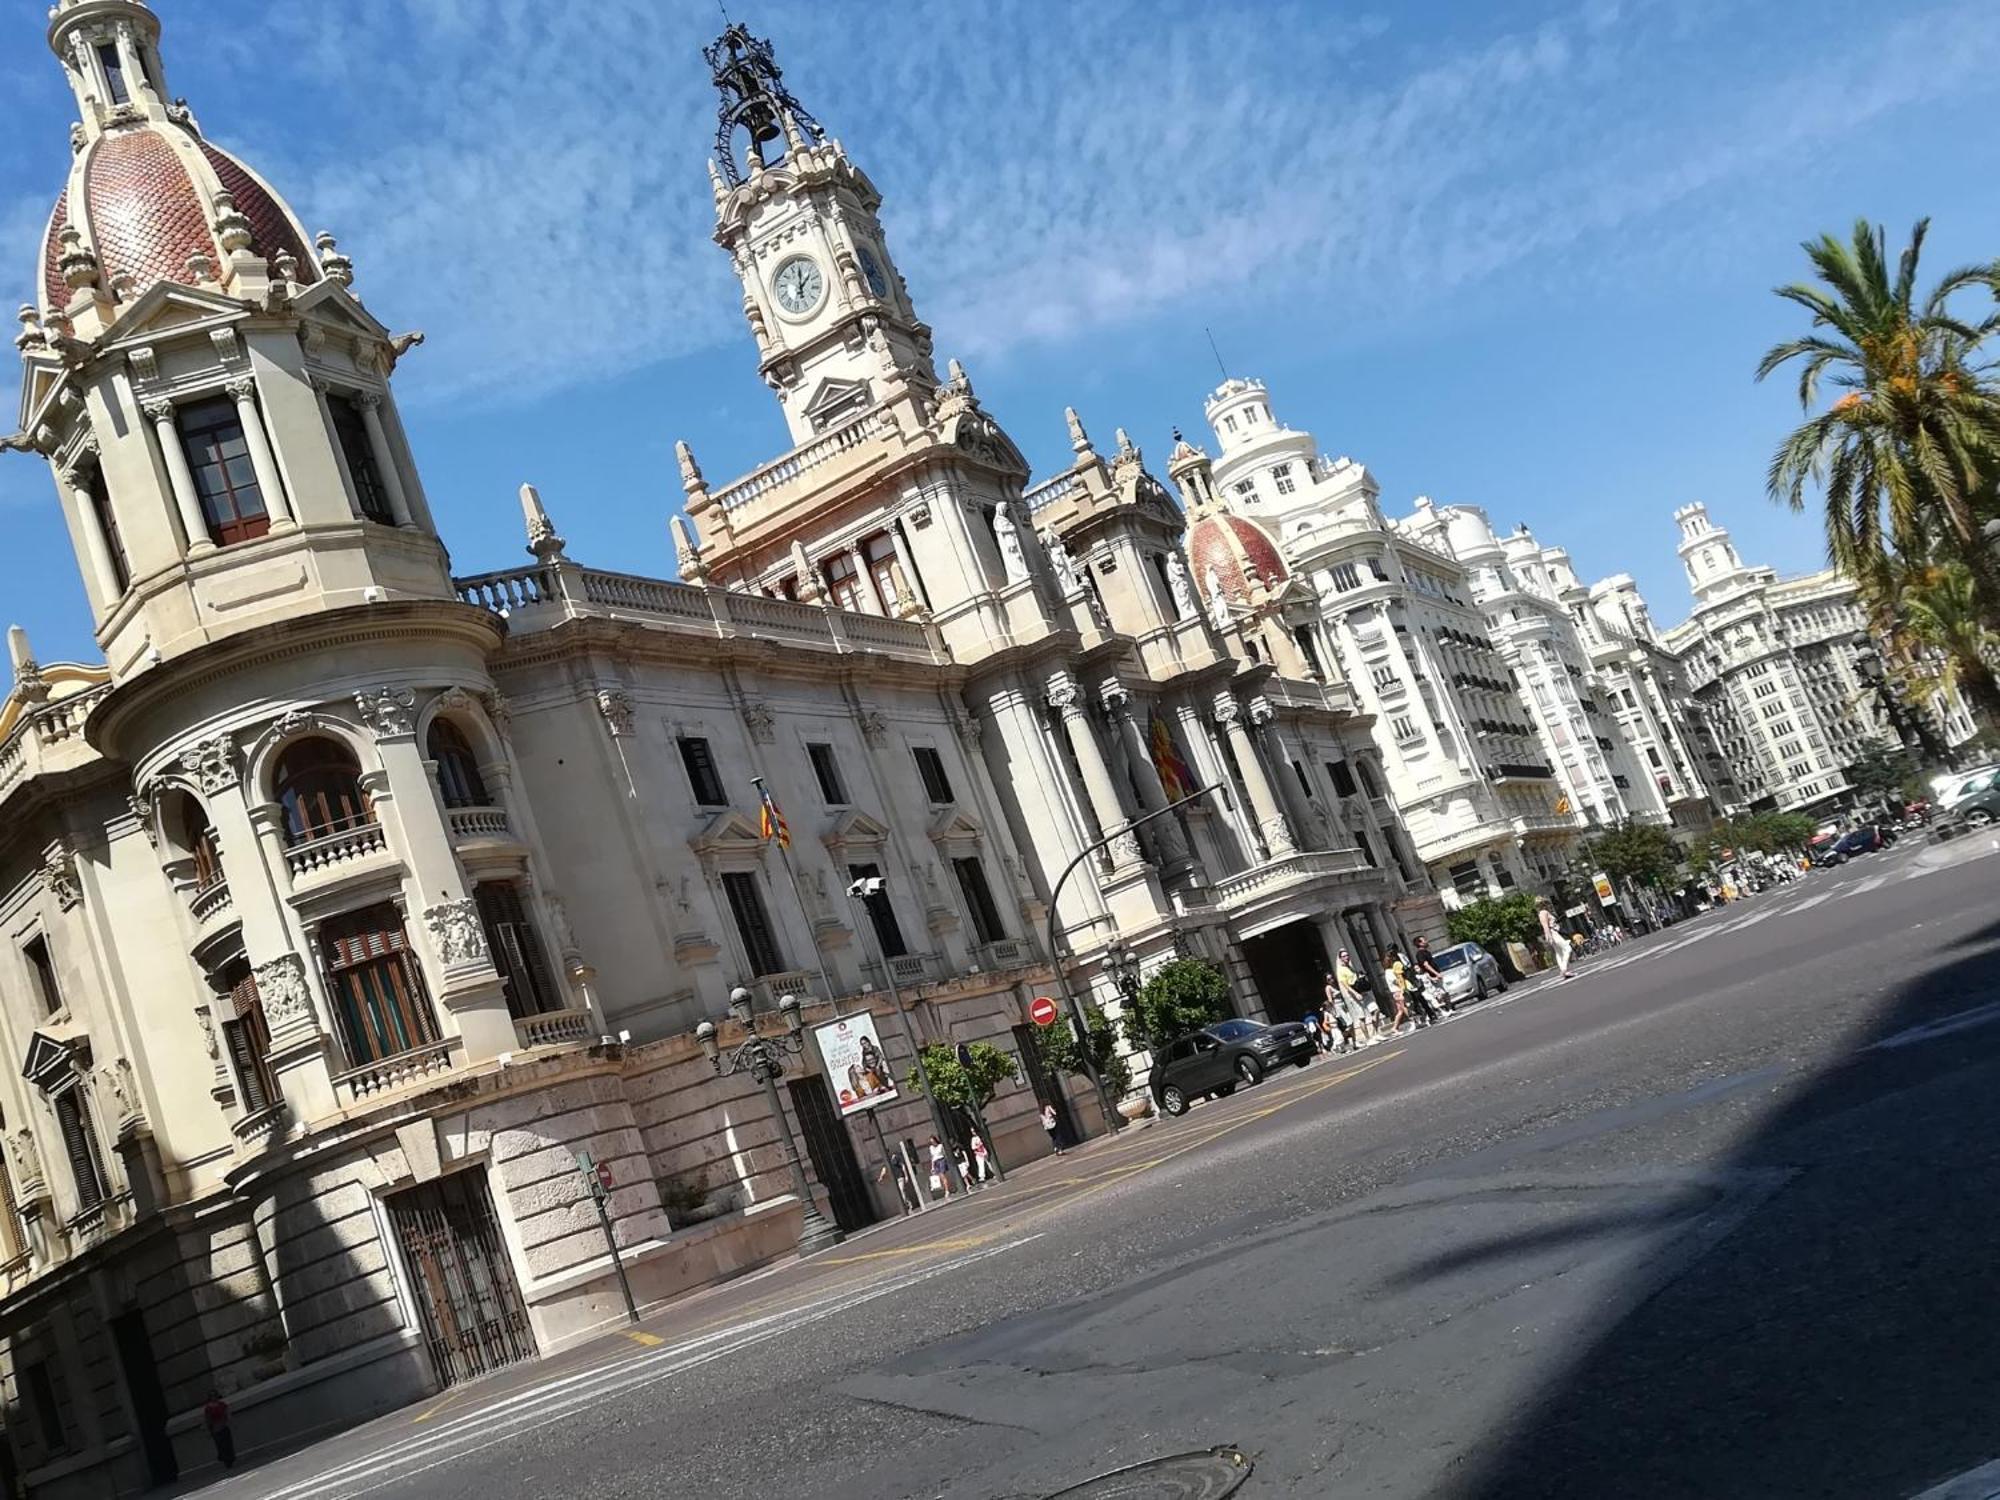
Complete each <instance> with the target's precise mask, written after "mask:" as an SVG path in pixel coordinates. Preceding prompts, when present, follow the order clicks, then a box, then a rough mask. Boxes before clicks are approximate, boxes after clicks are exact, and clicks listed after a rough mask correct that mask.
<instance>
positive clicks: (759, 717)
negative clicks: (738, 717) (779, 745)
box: [743, 700, 778, 745]
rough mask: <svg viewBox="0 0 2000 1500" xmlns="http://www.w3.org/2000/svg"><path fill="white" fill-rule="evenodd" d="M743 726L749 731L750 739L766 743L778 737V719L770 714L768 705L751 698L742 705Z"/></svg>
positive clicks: (756, 742)
mask: <svg viewBox="0 0 2000 1500" xmlns="http://www.w3.org/2000/svg"><path fill="white" fill-rule="evenodd" d="M743 727H744V728H745V729H747V730H749V731H750V738H751V741H752V742H753V743H755V744H759V745H768V744H770V743H771V742H772V741H774V740H775V739H777V737H778V721H777V720H776V719H775V718H774V717H773V716H772V714H771V710H770V708H769V706H768V705H766V704H764V703H762V702H760V701H756V700H753V701H751V702H749V703H746V704H744V705H743Z"/></svg>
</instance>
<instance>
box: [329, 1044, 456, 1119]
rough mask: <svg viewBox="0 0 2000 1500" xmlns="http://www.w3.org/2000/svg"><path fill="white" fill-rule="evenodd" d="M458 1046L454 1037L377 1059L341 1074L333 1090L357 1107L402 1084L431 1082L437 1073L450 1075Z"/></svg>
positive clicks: (335, 1080) (335, 1078)
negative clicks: (356, 1104)
mask: <svg viewBox="0 0 2000 1500" xmlns="http://www.w3.org/2000/svg"><path fill="white" fill-rule="evenodd" d="M457 1046H458V1038H457V1037H446V1038H445V1039H444V1040H443V1041H440V1042H426V1043H424V1044H423V1045H422V1046H421V1047H412V1048H410V1050H409V1051H407V1052H398V1053H396V1054H395V1055H394V1056H391V1057H384V1058H378V1059H377V1060H376V1061H374V1062H371V1063H364V1064H363V1065H362V1066H360V1067H358V1068H350V1069H348V1070H347V1071H346V1072H345V1073H340V1074H337V1075H335V1077H334V1080H333V1086H334V1088H335V1090H336V1091H337V1092H338V1093H340V1094H342V1095H344V1096H345V1097H347V1098H350V1099H352V1100H354V1101H356V1102H357V1103H358V1102H359V1101H361V1100H363V1099H368V1098H372V1097H374V1096H375V1095H377V1094H384V1093H387V1092H388V1091H389V1090H391V1089H396V1088H401V1087H403V1086H404V1085H406V1084H411V1083H419V1082H422V1081H423V1080H424V1079H427V1078H435V1077H436V1076H437V1075H438V1074H440V1073H448V1072H450V1071H451V1054H452V1052H453V1051H454V1050H455V1049H456V1048H457Z"/></svg>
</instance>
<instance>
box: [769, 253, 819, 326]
mask: <svg viewBox="0 0 2000 1500" xmlns="http://www.w3.org/2000/svg"><path fill="white" fill-rule="evenodd" d="M771 287H772V289H773V290H774V291H775V292H777V294H778V306H780V307H782V308H783V309H784V310H785V311H786V312H788V313H794V314H797V313H808V312H811V311H812V310H813V309H814V308H815V307H818V306H819V299H820V296H821V295H822V294H823V293H824V292H825V291H826V278H825V277H823V276H821V275H820V273H819V266H818V265H817V264H815V263H814V262H813V260H812V258H811V257H810V256H805V255H795V256H793V257H792V258H791V259H790V260H788V261H786V262H785V263H784V264H783V265H782V266H779V267H778V274H777V275H776V276H773V277H772V278H771Z"/></svg>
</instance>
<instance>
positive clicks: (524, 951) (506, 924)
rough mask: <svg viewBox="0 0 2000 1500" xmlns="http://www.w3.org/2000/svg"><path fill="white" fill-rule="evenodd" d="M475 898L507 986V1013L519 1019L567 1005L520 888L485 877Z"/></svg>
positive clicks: (494, 958)
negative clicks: (550, 968)
mask: <svg viewBox="0 0 2000 1500" xmlns="http://www.w3.org/2000/svg"><path fill="white" fill-rule="evenodd" d="M472 899H473V901H474V902H476V903H477V904H478V907H479V923H480V926H482V927H484V928H485V929H486V946H487V948H488V949H489V950H491V952H492V954H493V966H494V967H495V968H496V969H498V970H499V971H500V978H501V981H502V983H504V984H505V985H506V987H507V1013H508V1014H509V1015H511V1016H513V1017H514V1018H515V1019H516V1020H519V1019H520V1018H522V1017H524V1016H537V1015H542V1014H544V1013H545V1012H548V1011H553V1010H561V1009H563V1000H562V992H561V991H560V990H558V989H557V988H556V983H555V979H554V977H553V975H552V974H551V972H550V970H549V965H548V960H547V958H546V957H545V956H544V954H543V952H542V940H541V935H540V934H539V933H537V932H536V931H535V927H534V924H533V923H532V922H530V921H529V920H528V913H527V911H526V909H525V908H524V907H523V906H522V904H521V891H520V888H519V887H518V886H516V885H515V884H514V883H513V882H512V881H504V880H486V881H481V882H480V883H479V884H478V885H476V886H474V887H473V888H472Z"/></svg>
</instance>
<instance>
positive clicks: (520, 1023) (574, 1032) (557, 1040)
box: [514, 1010, 591, 1047]
mask: <svg viewBox="0 0 2000 1500" xmlns="http://www.w3.org/2000/svg"><path fill="white" fill-rule="evenodd" d="M514 1035H515V1036H517V1037H518V1038H520V1042H521V1045H522V1046H523V1047H559V1046H563V1045H565V1044H568V1043H572V1042H587V1041H589V1040H590V1035H591V1033H590V1012H589V1011H587V1010H551V1011H545V1012H543V1013H542V1014H541V1015H538V1016H518V1017H516V1018H515V1021H514Z"/></svg>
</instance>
